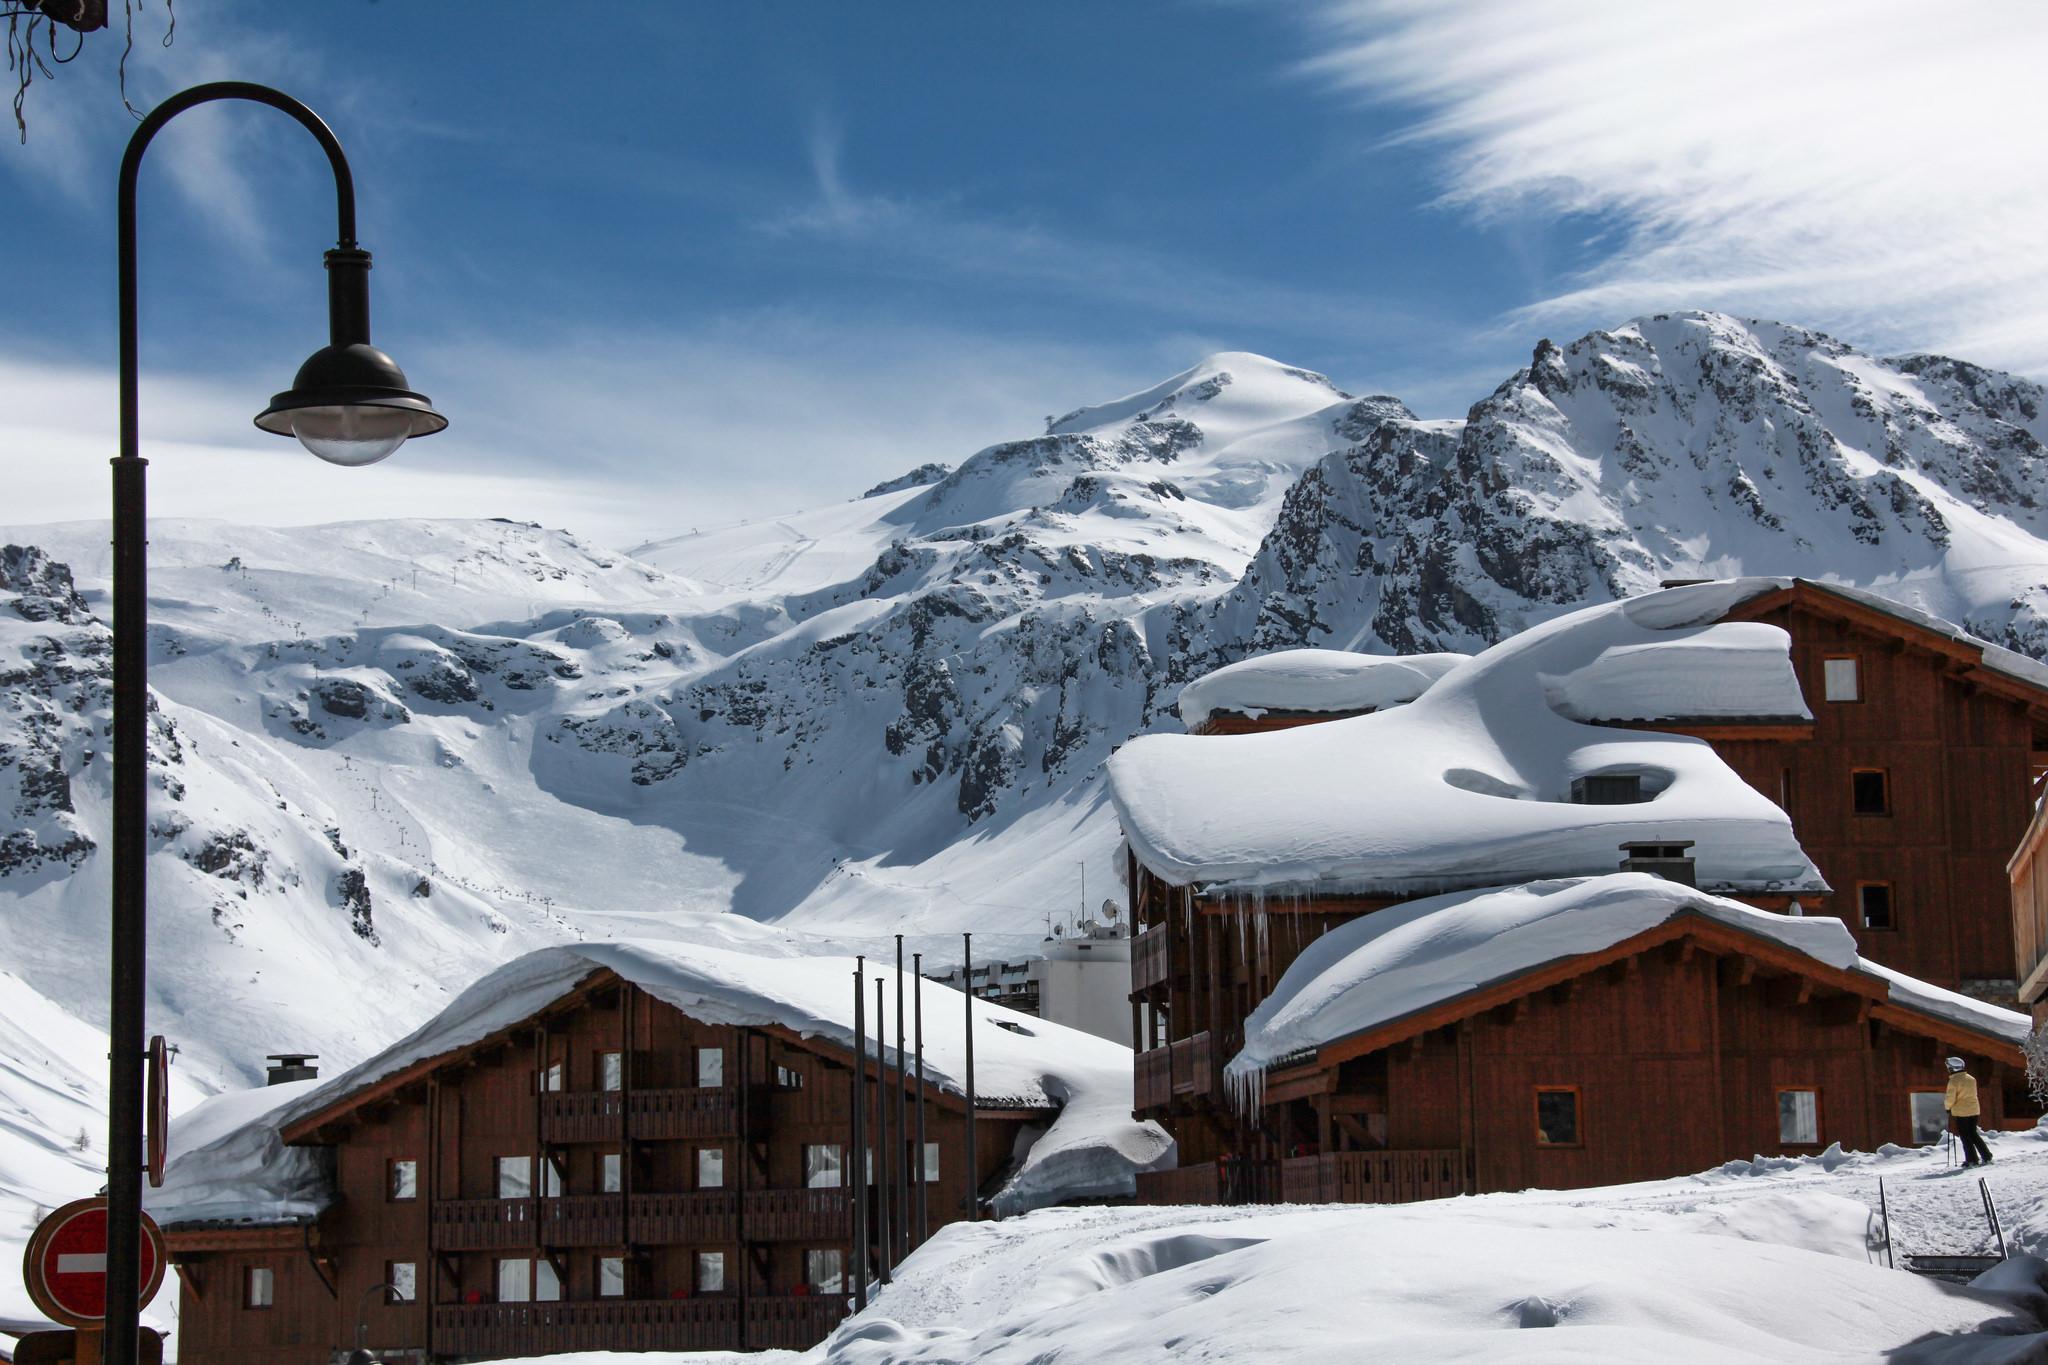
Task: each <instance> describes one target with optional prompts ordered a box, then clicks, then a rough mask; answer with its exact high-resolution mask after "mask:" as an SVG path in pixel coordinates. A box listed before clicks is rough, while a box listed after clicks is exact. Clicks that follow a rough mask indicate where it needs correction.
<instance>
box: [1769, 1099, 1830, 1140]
mask: <svg viewBox="0 0 2048 1365" xmlns="http://www.w3.org/2000/svg"><path fill="white" fill-rule="evenodd" d="M1778 1141H1779V1142H1781V1143H1783V1144H1785V1145H1786V1146H1787V1147H1814V1146H1818V1145H1820V1091H1818V1090H1780V1091H1779V1092H1778Z"/></svg>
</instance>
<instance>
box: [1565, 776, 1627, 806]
mask: <svg viewBox="0 0 2048 1365" xmlns="http://www.w3.org/2000/svg"><path fill="white" fill-rule="evenodd" d="M1572 800H1574V801H1576V802H1578V803H1579V804H1580V805H1582V806H1633V805H1638V804H1640V803H1641V802H1642V800H1643V778H1642V774H1641V773H1601V774H1598V775H1596V776H1592V777H1575V778H1573V779H1572Z"/></svg>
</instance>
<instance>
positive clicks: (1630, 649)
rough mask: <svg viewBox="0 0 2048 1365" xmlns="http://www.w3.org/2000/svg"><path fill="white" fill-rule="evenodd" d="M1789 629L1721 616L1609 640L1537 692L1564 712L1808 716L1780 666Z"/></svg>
mask: <svg viewBox="0 0 2048 1365" xmlns="http://www.w3.org/2000/svg"><path fill="white" fill-rule="evenodd" d="M1791 643H1792V641H1791V636H1789V635H1787V634H1786V633H1785V632H1784V631H1783V630H1781V629H1779V628H1778V627H1777V626H1770V625H1765V624H1763V623H1762V622H1760V621H1726V622H1723V623H1721V624H1720V625H1716V626H1708V627H1706V628H1705V629H1703V630H1700V631H1698V632H1697V633H1694V634H1689V635H1684V636H1680V637H1679V638H1677V639H1674V640H1660V641H1657V642H1656V643H1654V644H1641V645H1616V646H1614V647H1613V648H1611V649H1605V650H1602V651H1601V652H1600V653H1599V654H1598V655H1596V656H1595V657H1594V659H1593V661H1592V662H1591V663H1589V664H1587V665H1586V666H1585V667H1583V668H1580V669H1577V670H1575V671H1573V672H1571V673H1567V674H1565V675H1564V676H1563V677H1545V678H1544V679H1543V689H1544V695H1545V696H1546V697H1547V698H1548V699H1549V701H1550V705H1551V707H1552V708H1553V709H1555V710H1556V711H1557V713H1558V714H1559V715H1562V716H1566V717H1569V718H1570V719H1572V720H1583V721H1617V720H1679V719H1685V720H1704V719H1735V718H1742V719H1771V720H1812V719H1813V713H1812V712H1811V711H1809V710H1807V708H1806V699H1805V697H1803V696H1801V695H1800V691H1799V680H1798V678H1796V677H1795V676H1793V673H1792V670H1791V669H1790V668H1788V667H1787V666H1786V659H1787V657H1788V654H1789V652H1790V650H1791Z"/></svg>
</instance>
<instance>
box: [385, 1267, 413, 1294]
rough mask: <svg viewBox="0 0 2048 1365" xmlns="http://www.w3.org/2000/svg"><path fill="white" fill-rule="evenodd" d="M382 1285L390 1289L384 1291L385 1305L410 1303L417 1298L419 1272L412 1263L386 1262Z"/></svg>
mask: <svg viewBox="0 0 2048 1365" xmlns="http://www.w3.org/2000/svg"><path fill="white" fill-rule="evenodd" d="M384 1283H385V1284H388V1285H390V1286H391V1287H390V1288H389V1289H387V1290H385V1291H384V1302H386V1303H411V1302H413V1301H414V1300H415V1299H417V1298H419V1286H420V1270H419V1265H418V1263H417V1262H414V1261H386V1262H385V1263H384Z"/></svg>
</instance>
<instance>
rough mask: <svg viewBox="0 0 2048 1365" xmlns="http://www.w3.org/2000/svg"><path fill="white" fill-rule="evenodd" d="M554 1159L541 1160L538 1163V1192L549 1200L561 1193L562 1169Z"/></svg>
mask: <svg viewBox="0 0 2048 1365" xmlns="http://www.w3.org/2000/svg"><path fill="white" fill-rule="evenodd" d="M556 1160H557V1159H556V1158H555V1157H546V1158H543V1159H542V1161H541V1163H540V1192H541V1194H542V1195H544V1196H546V1197H547V1198H549V1199H554V1198H557V1197H559V1196H560V1195H561V1193H562V1168H561V1167H560V1166H559V1165H557V1164H556Z"/></svg>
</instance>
